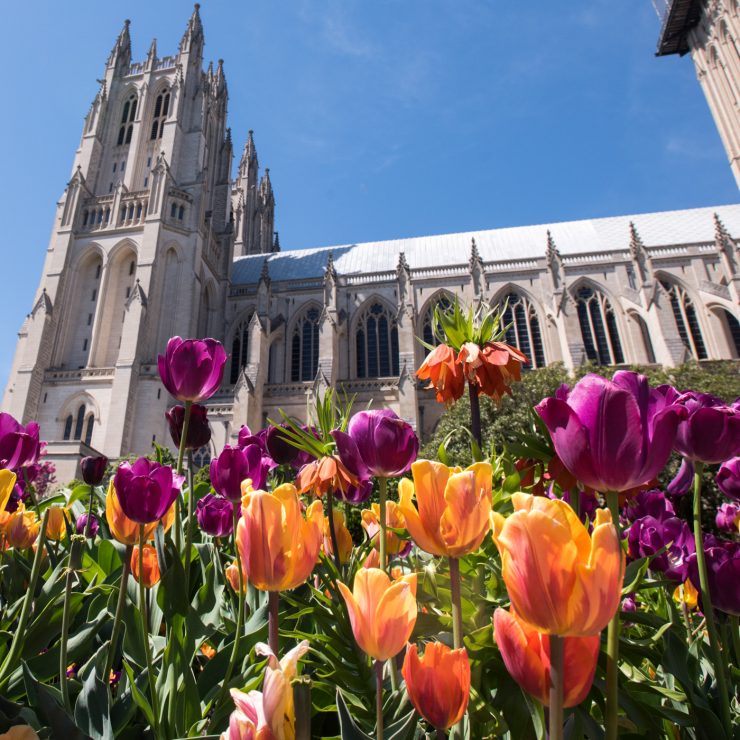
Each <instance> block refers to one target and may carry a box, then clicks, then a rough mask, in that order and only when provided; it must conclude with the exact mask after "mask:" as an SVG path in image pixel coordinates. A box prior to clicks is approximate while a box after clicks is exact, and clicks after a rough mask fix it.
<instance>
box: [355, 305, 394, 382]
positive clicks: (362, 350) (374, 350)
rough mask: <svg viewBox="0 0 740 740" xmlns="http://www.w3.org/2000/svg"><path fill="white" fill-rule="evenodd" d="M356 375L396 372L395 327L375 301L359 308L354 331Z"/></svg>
mask: <svg viewBox="0 0 740 740" xmlns="http://www.w3.org/2000/svg"><path fill="white" fill-rule="evenodd" d="M355 348H356V355H357V377H358V378H383V377H389V376H393V375H398V373H399V369H398V327H397V326H396V321H395V319H394V318H393V317H392V316H390V314H389V312H388V310H387V309H386V308H385V307H384V306H383V305H382V304H381V303H378V302H375V303H372V304H371V305H370V306H368V308H366V309H365V311H363V313H362V316H361V317H360V320H359V321H358V323H357V330H356V333H355Z"/></svg>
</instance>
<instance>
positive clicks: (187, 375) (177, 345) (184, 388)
mask: <svg viewBox="0 0 740 740" xmlns="http://www.w3.org/2000/svg"><path fill="white" fill-rule="evenodd" d="M225 365H226V351H225V350H224V348H223V346H222V345H221V343H220V342H217V341H216V340H215V339H181V338H180V337H172V338H171V339H170V340H169V342H167V349H166V350H165V353H164V355H159V357H158V358H157V367H158V368H159V377H160V378H161V379H162V383H163V384H164V387H165V388H166V389H167V391H168V392H169V393H170V395H171V396H173V397H174V398H176V399H177V400H178V401H192V402H193V403H199V402H200V401H205V400H206V399H208V398H210V397H211V396H212V395H213V394H214V393H215V392H216V391H217V390H218V389H219V386H220V385H221V380H222V379H223V375H224V366H225Z"/></svg>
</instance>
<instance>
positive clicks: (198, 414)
mask: <svg viewBox="0 0 740 740" xmlns="http://www.w3.org/2000/svg"><path fill="white" fill-rule="evenodd" d="M165 416H166V417H167V424H168V425H169V427H170V437H172V442H173V443H174V445H175V447H177V448H178V449H179V448H180V441H181V440H182V427H183V424H184V423H185V407H184V406H173V407H172V408H171V409H169V411H166V412H165ZM210 441H211V427H210V426H209V425H208V409H207V408H206V407H205V406H201V405H200V404H199V403H194V404H193V405H192V406H191V407H190V419H188V438H187V439H186V440H185V449H186V450H197V449H199V448H200V447H204V446H205V445H207V444H208V443H209V442H210Z"/></svg>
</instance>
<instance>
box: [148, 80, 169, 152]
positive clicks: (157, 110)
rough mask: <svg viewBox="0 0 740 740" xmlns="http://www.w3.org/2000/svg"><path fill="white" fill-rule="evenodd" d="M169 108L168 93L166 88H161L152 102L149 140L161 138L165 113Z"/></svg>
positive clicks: (165, 118)
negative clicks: (152, 110)
mask: <svg viewBox="0 0 740 740" xmlns="http://www.w3.org/2000/svg"><path fill="white" fill-rule="evenodd" d="M169 110H170V93H169V91H168V90H162V92H161V93H159V95H157V99H156V101H155V103H154V116H153V117H152V131H151V134H150V136H149V138H150V140H152V141H154V140H155V139H161V138H162V132H163V131H164V123H165V121H166V120H167V114H168V113H169Z"/></svg>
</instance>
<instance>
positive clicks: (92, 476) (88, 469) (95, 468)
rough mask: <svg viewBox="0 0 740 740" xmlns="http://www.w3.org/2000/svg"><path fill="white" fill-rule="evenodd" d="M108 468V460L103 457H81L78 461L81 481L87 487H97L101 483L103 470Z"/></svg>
mask: <svg viewBox="0 0 740 740" xmlns="http://www.w3.org/2000/svg"><path fill="white" fill-rule="evenodd" d="M107 467H108V458H107V457H106V456H105V455H99V456H98V457H83V458H82V460H80V470H81V471H82V480H84V481H85V483H87V485H88V486H99V485H100V484H101V483H102V481H103V476H104V475H105V469H106V468H107Z"/></svg>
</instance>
